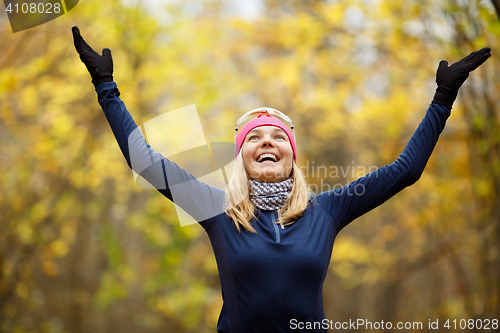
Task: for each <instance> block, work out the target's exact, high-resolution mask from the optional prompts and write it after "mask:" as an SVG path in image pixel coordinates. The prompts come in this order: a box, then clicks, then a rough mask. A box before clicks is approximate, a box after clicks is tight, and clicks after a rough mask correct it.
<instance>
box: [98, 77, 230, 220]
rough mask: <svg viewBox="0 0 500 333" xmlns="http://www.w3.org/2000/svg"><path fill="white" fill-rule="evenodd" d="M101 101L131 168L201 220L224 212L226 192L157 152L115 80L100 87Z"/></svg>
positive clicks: (99, 97) (193, 216)
mask: <svg viewBox="0 0 500 333" xmlns="http://www.w3.org/2000/svg"><path fill="white" fill-rule="evenodd" d="M96 92H97V95H98V100H99V104H100V105H101V107H102V109H103V111H104V114H105V116H106V119H107V120H108V123H109V125H110V126H111V129H112V131H113V134H114V136H115V138H116V141H117V142H118V145H119V146H120V149H121V151H122V153H123V156H124V157H125V159H126V161H127V164H128V165H129V167H130V168H131V169H132V170H134V171H135V172H136V173H137V174H139V175H140V176H142V177H143V178H144V179H146V180H147V181H148V182H149V183H150V184H151V185H152V186H153V187H154V188H156V189H157V190H158V191H160V193H162V194H163V195H164V196H165V197H167V198H168V199H170V200H171V201H172V202H174V203H175V204H177V205H178V206H180V207H181V208H182V209H183V210H184V211H186V212H187V213H188V214H189V215H190V216H191V217H192V218H194V219H195V220H196V221H197V222H201V221H205V220H207V219H210V218H213V217H215V216H217V215H219V214H220V213H222V212H223V203H224V194H225V193H224V191H223V190H221V189H218V188H215V187H211V186H208V185H207V184H205V183H203V182H201V181H200V180H198V179H197V178H196V177H194V176H193V175H191V174H190V173H187V172H186V171H185V170H184V169H183V168H181V167H179V166H178V165H177V164H176V163H173V162H172V161H170V160H168V159H167V158H165V157H163V156H162V155H161V154H160V153H158V152H155V151H154V149H153V148H151V146H150V145H149V144H148V143H147V142H146V140H145V138H144V136H143V135H142V133H141V131H140V130H139V127H138V126H137V124H136V123H135V121H134V119H133V118H132V116H131V115H130V113H129V112H128V110H127V108H126V107H125V103H123V101H122V100H121V98H120V97H119V96H120V91H119V90H118V87H117V85H116V83H115V82H105V83H102V84H100V85H98V86H97V87H96Z"/></svg>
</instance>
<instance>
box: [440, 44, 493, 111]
mask: <svg viewBox="0 0 500 333" xmlns="http://www.w3.org/2000/svg"><path fill="white" fill-rule="evenodd" d="M490 51H491V50H490V48H489V47H485V48H482V49H481V50H479V51H474V52H472V53H471V54H469V55H468V56H467V57H465V58H463V59H462V60H460V61H459V62H456V63H454V64H452V65H451V66H450V67H448V62H447V61H446V60H442V61H441V62H440V63H439V67H438V69H437V73H436V83H437V85H438V87H437V89H436V93H435V95H434V99H433V100H432V103H438V104H441V105H443V106H445V107H447V108H448V109H450V110H451V107H452V106H453V102H454V101H455V99H456V98H457V94H458V88H460V86H461V85H462V84H463V83H464V82H465V80H467V78H468V77H469V72H472V71H473V70H475V69H476V68H478V67H479V66H481V64H482V63H483V62H485V61H486V59H488V58H489V57H491V53H490Z"/></svg>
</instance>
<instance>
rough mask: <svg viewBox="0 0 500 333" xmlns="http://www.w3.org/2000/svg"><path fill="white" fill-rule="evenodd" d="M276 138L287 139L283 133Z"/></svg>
mask: <svg viewBox="0 0 500 333" xmlns="http://www.w3.org/2000/svg"><path fill="white" fill-rule="evenodd" d="M276 139H281V140H285V137H284V136H283V135H278V136H277V137H276Z"/></svg>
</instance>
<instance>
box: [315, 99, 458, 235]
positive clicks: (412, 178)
mask: <svg viewBox="0 0 500 333" xmlns="http://www.w3.org/2000/svg"><path fill="white" fill-rule="evenodd" d="M450 113H451V112H450V110H448V109H447V108H445V107H444V106H441V105H439V104H435V103H432V104H431V105H430V106H429V108H428V110H427V113H426V115H425V117H424V119H423V120H422V122H421V123H420V124H419V125H418V128H417V130H416V131H415V133H413V135H412V137H411V139H410V141H409V142H408V144H407V145H406V147H405V148H404V150H403V152H402V153H401V155H400V156H399V158H398V159H397V160H396V161H394V162H393V163H391V164H389V165H386V166H384V167H381V168H379V169H377V170H375V171H373V172H371V173H369V174H367V175H365V176H364V177H361V178H359V179H357V180H356V181H353V182H352V183H350V184H348V185H345V186H344V187H342V188H339V189H335V190H332V191H327V192H323V193H321V194H319V195H318V201H319V202H321V203H322V206H323V207H324V208H325V210H326V211H327V212H329V213H330V215H331V216H332V218H333V219H334V220H335V221H336V222H337V225H338V228H339V230H341V229H342V228H344V227H345V226H346V225H348V224H349V223H350V222H351V221H353V220H355V219H356V218H358V217H360V216H361V215H363V214H365V213H367V212H369V211H370V210H372V209H374V208H376V207H377V206H379V205H381V204H382V203H384V202H385V201H387V200H388V199H390V198H391V197H392V196H394V195H395V194H396V193H398V192H399V191H401V190H403V189H404V188H405V187H407V186H410V185H412V184H414V183H415V182H416V181H417V180H418V179H419V178H420V176H421V175H422V172H423V171H424V168H425V165H426V164H427V161H428V160H429V158H430V156H431V153H432V151H433V149H434V146H435V145H436V143H437V140H438V138H439V135H440V133H441V131H442V130H443V128H444V126H445V123H446V120H447V119H448V117H449V116H450Z"/></svg>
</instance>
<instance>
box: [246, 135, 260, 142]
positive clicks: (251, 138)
mask: <svg viewBox="0 0 500 333" xmlns="http://www.w3.org/2000/svg"><path fill="white" fill-rule="evenodd" d="M258 138H259V137H258V136H256V135H253V136H251V137H250V138H248V141H255V140H257V139H258Z"/></svg>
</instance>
